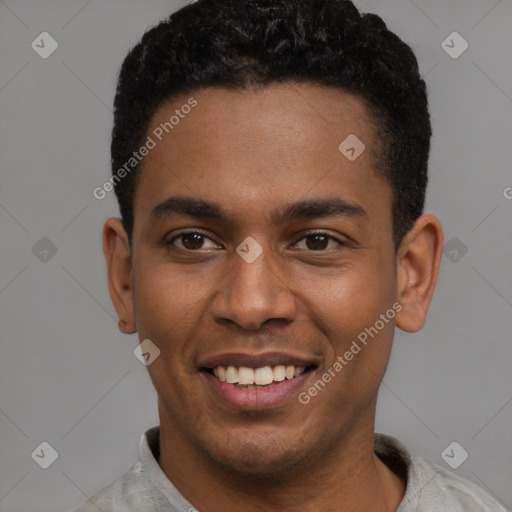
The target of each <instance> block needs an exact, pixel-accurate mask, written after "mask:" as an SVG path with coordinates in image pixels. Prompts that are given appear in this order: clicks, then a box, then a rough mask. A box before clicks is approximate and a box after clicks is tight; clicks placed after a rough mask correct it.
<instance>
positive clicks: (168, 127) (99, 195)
mask: <svg viewBox="0 0 512 512" xmlns="http://www.w3.org/2000/svg"><path fill="white" fill-rule="evenodd" d="M194 107H197V100H196V99H195V98H193V97H192V98H189V99H188V101H187V103H184V104H183V105H182V106H181V107H180V108H179V109H176V110H175V111H174V114H175V115H172V116H171V117H170V118H169V120H168V121H165V122H164V123H160V124H159V125H158V126H157V127H156V128H155V129H154V130H153V131H152V132H151V135H148V137H147V139H146V142H145V143H144V144H143V145H142V146H141V147H140V148H139V149H138V151H134V152H133V153H132V156H131V157H130V158H129V159H128V161H127V162H125V163H124V165H123V166H122V167H120V168H119V169H118V170H117V171H116V172H115V173H114V174H113V175H112V176H111V177H110V178H108V180H107V181H105V183H103V185H102V186H101V187H96V188H95V189H94V190H93V196H94V197H95V198H96V199H98V200H100V201H101V200H102V199H105V197H107V194H108V193H109V192H112V190H114V188H115V186H116V185H117V184H118V183H120V182H121V180H122V179H123V178H124V177H125V176H126V175H127V174H129V173H130V172H131V171H133V169H135V168H136V167H137V166H138V165H139V163H140V162H142V159H143V158H144V157H145V156H147V155H148V154H149V152H150V151H151V150H152V149H155V148H156V146H157V144H158V143H159V142H161V141H162V140H163V139H164V137H165V136H166V135H167V134H169V133H171V131H172V130H174V128H175V127H176V126H178V125H179V124H180V122H181V120H182V119H185V117H186V116H187V115H188V114H190V112H191V111H192V109H193V108H194Z"/></svg>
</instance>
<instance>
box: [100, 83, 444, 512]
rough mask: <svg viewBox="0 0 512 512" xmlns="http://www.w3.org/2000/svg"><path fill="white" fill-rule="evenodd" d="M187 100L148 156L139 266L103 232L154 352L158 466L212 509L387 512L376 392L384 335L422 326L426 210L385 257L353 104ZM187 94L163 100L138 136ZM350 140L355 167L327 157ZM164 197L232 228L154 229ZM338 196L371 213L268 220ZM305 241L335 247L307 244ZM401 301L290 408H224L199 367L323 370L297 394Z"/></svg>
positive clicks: (188, 224) (386, 207)
mask: <svg viewBox="0 0 512 512" xmlns="http://www.w3.org/2000/svg"><path fill="white" fill-rule="evenodd" d="M191 96H193V97H194V98H195V99H196V100H197V102H198V104H197V106H196V107H195V108H194V109H193V111H192V112H191V113H190V114H188V115H187V116H186V117H185V118H184V119H182V120H180V123H179V124H178V125H177V126H175V127H174V129H173V131H172V132H171V133H169V134H168V135H166V137H165V138H164V139H163V140H162V141H161V142H159V143H158V144H157V146H156V147H155V148H154V149H152V150H151V151H150V153H149V154H148V156H146V157H145V159H144V162H143V170H142V174H141V177H140V182H139V183H138V185H137V189H136V196H135V203H134V209H135V224H134V231H133V254H132V255H130V251H129V244H128V238H127V235H126V233H125V231H124V229H123V227H122V225H121V222H120V220H119V219H116V218H111V219H108V220H107V221H106V223H105V226H104V230H103V243H104V253H105V257H106V261H107V267H108V282H109V289H110V293H111V297H112V300H113V303H114V305H115V308H116V311H117V313H118V315H119V318H120V319H122V320H123V321H124V324H123V327H122V331H123V332H125V333H127V334H130V333H134V332H138V335H139V338H140V340H144V339H146V338H149V339H151V340H152V341H153V343H155V344H156V345H157V346H158V347H159V349H160V350H161V354H160V357H158V358H157V359H156V360H155V361H154V362H153V363H152V364H151V365H150V366H148V370H149V373H150V376H151V379H152V381H153V383H154V385H155V388H156V390H157V392H158V396H159V414H160V424H161V434H160V443H161V456H160V459H159V464H160V466H161V467H162V469H163V470H164V472H165V473H166V474H167V476H168V477H169V478H170V479H171V480H172V482H173V483H174V485H175V486H176V487H177V488H178V489H179V490H180V492H181V493H182V494H183V495H184V496H185V497H186V498H187V499H188V500H189V501H190V502H191V503H192V504H193V505H194V506H195V507H196V508H198V509H200V510H201V511H203V510H204V511H206V512H217V511H221V510H222V511H225V510H240V511H242V512H253V511H256V510H265V511H267V512H269V511H279V512H285V511H296V510H304V511H308V512H309V511H318V510H322V511H339V510H344V511H356V510H358V511H360V510H375V511H377V512H379V511H395V510H396V509H397V507H398V505H399V503H400V501H401V499H402V497H403V494H404V491H405V484H404V482H402V480H401V479H400V478H399V477H398V476H396V475H395V474H394V473H392V472H391V471H390V470H389V469H388V468H387V467H386V466H385V465H384V464H383V463H382V462H381V461H380V460H379V459H378V458H377V457H376V456H375V455H374V453H373V431H374V430H373V429H374V417H375V408H376V399H377V392H378V389H379V385H380V381H381V379H382V378H383V376H384V373H385V370H386V366H387V363H388V359H389V356H390V352H391V346H392V340H393V332H394V327H395V324H396V326H398V327H399V328H401V329H403V330H405V331H408V332H415V331H417V330H419V329H421V327H422V326H423V324H424V322H425V318H426V314H427V309H428V306H429V304H430V300H431V297H432V294H433V291H434V287H435V283H436V279H437V274H438V268H439V264H440V259H441V251H442V245H443V235H442V230H441V227H440V224H439V221H438V220H437V219H436V217H434V216H433V215H430V214H426V215H423V216H422V217H421V218H420V219H418V221H417V222H416V224H415V226H414V227H413V229H412V230H411V231H410V232H409V234H408V235H407V237H406V238H405V240H404V241H403V243H402V245H401V247H400V249H399V251H398V253H395V251H394V247H393V240H392V225H391V201H392V195H391V188H390V187H389V185H388V184H387V183H386V182H385V181H384V180H383V179H382V178H380V177H378V176H377V175H376V174H375V173H374V172H373V170H372V169H373V168H374V166H375V164H376V160H375V158H376V157H377V156H378V151H377V149H378V141H377V140H376V139H375V136H374V134H373V130H372V125H371V122H370V119H369V117H368V114H367V112H366V110H365V107H364V104H363V103H362V102H361V100H360V99H358V98H357V97H355V96H353V95H351V94H349V93H346V92H343V91H339V90H335V89H330V88H325V87H322V86H317V85H309V84H286V85H285V84H280V85H272V86H268V87H265V88H262V89H247V90H243V91H228V90H224V89H215V88H208V89H202V90H199V91H196V92H195V93H194V94H191ZM188 98H189V97H188V96H187V97H183V98H174V99H173V101H172V102H170V103H169V104H166V105H162V106H161V107H160V108H159V110H158V111H157V112H156V114H155V116H154V118H153V119H152V121H151V124H150V127H149V129H148V134H150V133H151V132H152V130H153V129H154V127H157V126H158V125H159V124H160V123H162V122H165V121H167V120H168V119H169V117H170V116H171V115H172V114H173V113H174V111H175V109H176V108H179V107H180V106H181V105H183V104H185V103H186V102H187V100H188ZM350 134H356V135H357V137H358V138H359V139H360V140H361V141H363V142H364V144H365V145H366V150H365V151H364V152H363V153H362V154H361V156H359V158H357V159H356V160H355V161H353V162H351V161H349V160H348V159H347V158H345V156H343V155H342V154H341V153H340V151H339V150H338V146H339V144H340V142H341V141H343V140H344V139H345V138H346V137H347V136H348V135H350ZM171 196H187V197H193V198H196V199H197V198H201V199H204V200H208V201H214V202H217V203H219V204H220V205H221V206H222V208H223V209H224V210H225V211H226V213H227V217H226V218H225V219H210V218H196V217H192V216H188V215H179V216H174V217H169V218H160V219H158V220H155V219H153V218H152V217H151V211H152V209H153V208H154V207H155V206H156V205H158V204H160V203H162V202H163V201H165V200H166V199H167V198H169V197H171ZM332 198H338V199H343V200H344V201H347V202H349V203H351V204H353V205H358V206H359V207H361V208H362V209H364V212H365V213H364V214H362V215H342V216H323V217H321V218H306V219H304V218H303V219H291V220H288V221H286V222H283V223H280V222H276V218H277V217H276V216H277V215H278V214H279V213H280V212H281V211H282V210H283V208H284V206H285V205H288V204H289V203H293V202H296V201H298V200H309V199H332ZM190 228H196V229H199V230H201V231H202V232H204V234H205V236H206V237H207V238H204V239H201V238H200V239H199V243H197V242H196V246H198V247H199V248H198V249H195V250H193V249H190V247H192V248H193V247H196V246H194V242H195V240H192V242H191V241H190V238H189V239H183V238H178V239H176V238H174V237H176V236H177V235H179V234H182V233H183V231H184V230H186V229H190ZM317 231H321V232H322V233H325V234H326V235H328V236H330V237H334V238H333V239H327V240H321V241H320V242H318V241H316V245H315V239H314V237H313V238H311V236H310V237H309V238H305V237H306V235H311V232H317ZM249 236H250V237H253V238H254V239H255V240H256V241H257V242H258V243H259V245H260V246H261V247H262V249H263V252H262V254H261V255H260V256H259V257H258V258H257V259H256V260H255V261H254V262H252V263H250V264H249V263H247V262H246V261H245V260H243V259H242V258H241V257H240V256H239V255H238V254H237V252H236V248H237V246H239V244H241V242H242V241H243V240H244V239H245V238H246V237H249ZM171 240H173V244H174V245H172V244H169V245H167V246H166V245H165V242H170V241H171ZM336 240H339V241H340V242H341V243H340V242H337V241H336ZM185 242H187V243H188V245H184V243H185ZM201 244H203V245H201ZM318 247H320V249H318ZM187 248H188V249H187ZM315 249H316V250H315ZM397 302H399V303H400V304H401V306H402V310H401V311H400V312H399V313H398V314H397V316H396V317H395V319H394V320H392V321H390V322H389V323H387V324H386V325H385V327H384V328H383V329H382V330H381V331H380V332H379V334H378V335H377V336H375V338H373V339H371V340H370V341H369V343H368V344H367V346H365V347H364V348H363V349H362V350H361V351H360V352H359V353H358V354H357V355H356V356H354V359H353V360H352V361H350V363H349V364H347V366H345V367H344V368H343V370H342V371H340V372H339V373H338V374H337V375H336V378H334V379H332V381H331V382H330V383H329V384H328V385H327V386H325V388H324V389H322V391H321V392H319V393H318V395H317V396H315V397H313V398H312V399H311V401H310V402H309V403H308V404H306V405H304V404H302V403H300V402H299V401H298V400H297V398H296V397H293V398H292V399H290V400H288V401H286V402H285V403H284V404H283V405H281V406H279V407H274V408H266V409H265V408H262V409H259V410H256V411H254V410H253V411H246V410H240V409H237V408H234V407H232V406H230V405H228V404H227V403H225V402H223V401H222V400H220V399H219V398H218V397H217V396H216V395H215V394H213V393H212V391H211V389H210V388H209V386H208V385H207V383H206V382H205V378H204V375H203V374H202V373H201V372H200V369H199V367H198V366H199V364H200V361H201V360H204V358H205V357H209V356H212V355H217V354H220V353H225V352H242V353H248V354H259V353H262V352H266V351H280V352H285V353H288V354H293V355H296V356H301V357H304V358H306V359H308V360H311V361H314V363H315V364H316V365H317V368H316V369H315V371H313V372H312V373H310V374H309V376H308V377H307V380H306V382H305V383H304V385H303V386H302V387H301V389H300V390H299V391H304V390H307V389H308V388H309V387H310V386H311V385H312V384H313V383H314V382H315V381H316V380H317V379H319V378H321V376H322V374H324V373H325V372H326V371H327V370H328V369H329V368H330V367H331V366H332V365H333V363H334V362H335V361H336V358H337V357H338V356H340V355H343V354H344V353H345V352H346V351H347V350H348V349H349V347H350V345H351V343H352V341H353V340H355V339H357V336H358V334H359V333H361V332H362V331H364V329H365V328H368V327H370V326H373V325H375V322H376V321H377V320H378V319H379V318H380V315H381V314H383V313H386V311H387V310H389V309H392V306H393V304H395V303H397ZM341 507H343V508H341Z"/></svg>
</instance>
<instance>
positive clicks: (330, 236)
mask: <svg viewBox="0 0 512 512" xmlns="http://www.w3.org/2000/svg"><path fill="white" fill-rule="evenodd" d="M187 235H200V236H202V237H204V238H207V239H208V240H210V241H212V242H214V243H216V242H215V241H214V240H212V239H211V238H210V237H209V236H208V235H207V234H206V233H204V232H202V231H199V230H195V229H193V230H190V231H183V232H182V233H180V234H179V235H176V236H173V237H172V238H171V239H170V240H169V241H168V242H166V243H165V245H166V246H174V243H173V242H174V241H175V240H177V239H179V238H181V237H184V236H187ZM315 235H321V236H325V237H326V238H328V239H329V240H334V241H335V242H337V243H338V245H339V246H346V245H347V244H346V243H344V242H343V241H341V240H339V239H338V238H336V237H334V236H332V235H329V234H328V233H326V232H324V231H313V232H310V233H306V234H305V235H304V236H302V238H299V240H297V242H295V244H297V243H298V242H300V241H302V240H304V239H305V238H308V237H310V236H315ZM295 244H294V245H295ZM177 249H180V250H182V251H187V252H198V251H200V250H201V249H195V250H194V249H182V248H181V247H177ZM326 251H328V249H319V250H318V251H313V250H310V251H309V252H326Z"/></svg>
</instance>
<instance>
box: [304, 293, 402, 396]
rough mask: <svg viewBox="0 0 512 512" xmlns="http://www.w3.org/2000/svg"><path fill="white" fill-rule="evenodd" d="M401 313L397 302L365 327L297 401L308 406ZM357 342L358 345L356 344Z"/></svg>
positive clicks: (400, 307)
mask: <svg viewBox="0 0 512 512" xmlns="http://www.w3.org/2000/svg"><path fill="white" fill-rule="evenodd" d="M400 311H402V305H401V304H400V303H399V302H395V303H394V304H393V306H392V307H391V308H389V309H388V310H387V311H386V312H385V313H382V314H381V315H380V317H379V319H378V320H377V321H376V322H375V323H374V324H373V325H372V326H370V327H366V328H365V329H364V330H363V331H361V332H360V333H359V334H358V335H357V341H356V340H353V341H352V344H351V345H350V348H349V349H348V350H346V351H345V353H344V354H343V355H340V356H338V357H337V359H336V361H335V362H334V364H333V365H332V366H331V367H330V368H328V369H327V371H326V372H324V374H323V375H322V376H321V377H320V378H319V379H318V380H317V381H316V382H315V383H314V384H313V385H312V386H311V387H310V388H309V389H308V390H307V391H302V392H301V393H299V396H298V400H299V402H300V403H301V404H304V405H306V404H309V402H310V401H311V398H312V397H314V396H317V395H318V393H319V392H320V391H322V390H323V389H324V388H325V386H326V385H327V384H328V383H329V382H331V381H332V379H334V378H335V377H336V375H338V374H339V373H340V372H341V370H343V368H345V366H347V365H348V364H349V362H350V361H352V359H354V356H356V355H357V354H359V352H361V350H362V349H363V348H364V347H366V345H367V344H368V341H369V340H368V338H371V339H373V338H375V336H377V334H379V332H380V331H382V329H384V327H385V326H386V324H389V322H390V321H391V320H393V319H394V318H395V316H396V314H397V313H399V312H400ZM358 341H359V343H358ZM361 345H363V347H361Z"/></svg>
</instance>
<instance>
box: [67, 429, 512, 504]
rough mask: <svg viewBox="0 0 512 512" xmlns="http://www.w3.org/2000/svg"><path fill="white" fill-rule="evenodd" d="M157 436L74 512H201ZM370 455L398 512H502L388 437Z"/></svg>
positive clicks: (149, 433) (150, 435)
mask: <svg viewBox="0 0 512 512" xmlns="http://www.w3.org/2000/svg"><path fill="white" fill-rule="evenodd" d="M159 434H160V427H159V426H156V427H152V428H150V429H148V430H146V432H144V434H143V435H142V438H141V441H140V448H139V460H138V461H137V462H136V463H135V464H134V465H133V466H132V467H131V468H130V469H129V470H128V471H127V472H126V473H125V474H124V475H122V476H121V477H120V478H118V479H117V480H116V481H114V482H112V483H111V484H110V485H107V486H106V487H105V488H104V489H102V490H101V491H100V492H98V493H97V494H95V495H94V496H92V497H91V498H90V499H88V500H87V501H86V502H85V503H83V504H82V505H80V506H79V507H78V508H77V509H75V510H74V511H73V512H200V511H197V509H195V508H194V507H193V506H192V505H191V504H190V503H189V502H188V501H187V500H186V499H185V498H184V497H183V496H182V495H181V494H180V492H179V491H178V489H176V487H174V485H173V484H172V482H171V481H170V480H169V479H168V478H167V477H166V475H165V474H164V472H163V471H162V469H161V468H160V466H159V465H158V462H157V459H158V456H159V450H160V447H159V440H160V438H159ZM375 453H376V454H377V455H378V457H379V458H380V459H381V460H382V461H383V462H384V463H385V464H386V465H387V466H388V467H390V469H392V470H393V471H395V472H396V473H398V474H402V475H404V477H405V478H406V479H407V487H406V492H405V496H404V498H403V500H402V502H401V504H400V506H399V507H398V510H397V512H507V510H506V509H505V508H503V507H502V506H501V505H500V504H499V503H498V502H497V501H496V500H495V499H494V498H492V497H491V496H490V495H489V494H488V493H487V492H485V491H484V490H483V489H482V488H480V487H479V486H477V485H476V484H474V483H472V482H470V481H469V480H466V479H464V478H462V477H460V476H458V475H456V474H454V473H452V472H450V471H447V470H446V469H444V468H442V467H441V466H439V465H437V464H434V463H432V462H429V461H428V460H426V459H424V458H423V457H414V456H411V455H410V454H409V452H408V451H407V449H406V448H405V447H404V446H403V445H402V444H401V443H400V442H399V441H398V440H396V439H395V438H393V437H390V436H385V435H383V434H375Z"/></svg>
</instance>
